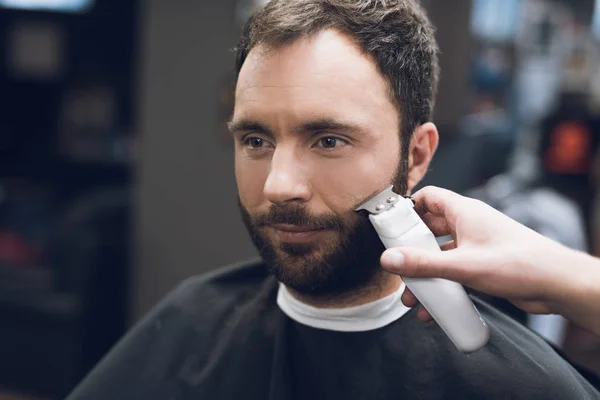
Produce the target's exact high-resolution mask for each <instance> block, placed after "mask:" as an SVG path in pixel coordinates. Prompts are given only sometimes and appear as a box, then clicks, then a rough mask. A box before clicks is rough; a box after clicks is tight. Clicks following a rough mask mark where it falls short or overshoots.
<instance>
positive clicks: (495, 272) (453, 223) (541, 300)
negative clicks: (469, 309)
mask: <svg viewBox="0 0 600 400" xmlns="http://www.w3.org/2000/svg"><path fill="white" fill-rule="evenodd" d="M413 198H414V199H415V202H416V205H415V209H416V210H417V212H418V213H419V214H420V215H421V217H422V218H423V220H424V221H425V223H426V224H427V225H428V226H429V228H430V229H431V230H432V232H433V233H434V234H435V235H436V236H446V235H451V236H452V238H453V240H452V241H450V242H449V243H447V244H445V245H444V246H443V247H442V248H443V249H444V250H445V251H443V252H428V251H424V250H422V249H415V248H396V249H389V250H386V251H385V252H384V253H383V255H382V257H381V265H382V267H383V268H385V269H386V270H388V271H389V272H391V273H396V274H400V275H402V276H406V277H418V278H431V277H439V278H444V279H450V280H454V281H456V282H459V283H462V284H463V285H466V286H469V287H471V288H474V289H476V290H479V291H481V292H484V293H487V294H490V295H493V296H499V297H503V298H506V299H507V300H509V301H511V302H512V303H513V304H515V305H516V306H517V307H519V308H521V309H522V310H524V311H526V312H529V313H534V314H561V315H563V316H565V317H566V318H568V319H570V320H572V321H574V322H575V323H577V324H579V325H580V326H583V327H585V328H587V329H589V330H591V331H592V332H595V333H596V334H600V260H598V259H597V258H595V257H592V256H590V255H588V254H585V253H583V252H580V251H575V250H572V249H570V248H567V247H565V246H563V245H561V244H559V243H557V242H554V241H552V240H550V239H548V238H546V237H544V236H542V235H540V234H538V233H537V232H535V231H533V230H531V229H529V228H527V227H525V226H523V225H521V224H519V223H517V222H516V221H514V220H512V219H510V218H508V217H507V216H505V215H504V214H501V213H500V212H498V211H496V210H495V209H493V208H492V207H489V206H488V205H486V204H484V203H482V202H480V201H478V200H474V199H469V198H467V197H464V196H460V195H458V194H456V193H453V192H451V191H448V190H445V189H440V188H436V187H427V188H424V189H422V190H420V191H419V192H417V193H415V195H414V197H413ZM482 221H485V222H483V223H482ZM402 300H403V301H404V303H405V304H406V305H408V306H410V307H413V306H415V305H417V299H416V298H415V297H414V295H413V294H412V293H410V291H406V292H405V293H404V295H403V297H402ZM419 317H420V318H421V319H422V320H424V321H428V320H431V316H430V315H429V314H428V313H427V312H426V310H425V309H420V310H419Z"/></svg>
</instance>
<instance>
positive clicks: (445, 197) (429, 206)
mask: <svg viewBox="0 0 600 400" xmlns="http://www.w3.org/2000/svg"><path fill="white" fill-rule="evenodd" d="M413 199H414V201H415V211H416V212H417V213H418V214H419V215H424V214H427V213H431V214H433V215H436V216H442V217H446V218H448V217H450V216H453V215H454V207H456V205H457V202H460V201H461V200H462V196H461V195H459V194H457V193H454V192H452V191H450V190H447V189H442V188H439V187H436V186H427V187H424V188H423V189H421V190H419V191H418V192H416V193H415V194H414V195H413Z"/></svg>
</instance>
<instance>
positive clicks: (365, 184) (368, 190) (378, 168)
mask: <svg viewBox="0 0 600 400" xmlns="http://www.w3.org/2000/svg"><path fill="white" fill-rule="evenodd" d="M389 93H390V90H389V88H388V84H387V82H386V81H385V79H384V78H383V77H382V76H381V75H380V73H379V71H378V70H377V68H376V65H375V63H374V62H373V60H372V59H371V58H370V57H369V56H367V55H365V54H363V53H362V52H361V51H360V50H359V49H358V48H357V47H356V46H355V45H354V44H353V43H352V41H351V40H350V39H349V38H347V37H346V36H345V35H344V34H342V33H339V32H337V31H335V30H327V31H323V32H321V33H319V34H316V35H314V36H312V37H310V38H301V39H298V40H296V41H295V42H293V43H291V44H288V45H285V46H283V47H281V48H277V49H268V48H266V47H264V46H262V45H258V46H257V47H255V48H254V49H252V50H251V51H250V54H249V55H248V58H247V60H246V61H245V63H244V65H243V67H242V69H241V71H240V74H239V77H238V84H237V87H236V98H235V110H234V114H233V118H232V121H231V123H230V130H231V132H232V134H233V136H234V138H235V143H236V145H235V171H236V179H237V183H238V193H239V198H240V202H241V205H242V206H243V208H244V209H246V210H247V212H248V213H249V214H250V215H251V216H252V215H259V214H264V213H268V211H269V207H270V206H272V205H278V206H285V205H289V204H299V205H302V206H304V207H306V208H307V210H308V211H309V212H310V214H311V215H315V216H318V215H335V216H337V217H340V218H342V219H343V220H344V221H345V222H346V223H347V224H349V225H353V224H355V223H356V221H357V218H358V215H357V214H356V213H355V212H354V211H353V208H354V207H355V206H356V205H357V204H359V203H360V202H362V201H363V200H364V199H366V198H367V197H369V196H371V195H372V194H374V193H376V192H378V191H379V190H381V189H382V188H384V187H385V186H387V185H389V184H390V182H392V180H393V178H394V175H395V172H396V170H397V167H398V165H399V163H400V161H401V160H400V141H399V121H400V117H401V116H400V113H399V110H398V109H397V107H396V106H395V105H394V103H393V102H392V99H391V96H390V94H389ZM437 143H438V133H437V129H436V127H435V125H433V124H432V123H426V124H423V125H421V126H419V127H418V128H417V129H416V130H415V132H414V134H413V138H412V140H411V143H410V150H409V163H408V164H409V167H408V182H407V183H408V188H409V191H410V189H412V187H414V185H416V184H417V183H418V182H419V181H420V180H421V178H422V177H423V176H424V174H425V172H426V170H427V167H428V165H429V162H430V160H431V157H432V156H433V154H434V152H435V149H436V147H437ZM280 228H281V229H280ZM288 228H289V229H292V230H293V228H294V227H285V226H284V227H274V226H267V227H263V228H261V229H262V233H263V234H264V235H265V236H266V237H267V238H268V241H269V242H270V244H271V245H273V246H274V247H275V248H278V247H279V245H280V244H281V243H282V242H286V241H290V240H291V241H298V240H300V241H301V240H303V237H302V234H301V233H298V232H295V233H294V232H286V231H285V229H288ZM305 236H306V235H305ZM304 239H305V240H308V241H310V243H311V244H312V245H314V246H315V249H316V250H315V251H314V252H313V253H314V254H310V255H308V256H307V257H313V258H314V259H315V260H318V259H320V258H321V257H322V256H323V253H324V252H327V251H329V250H328V249H331V248H335V246H336V244H337V243H339V242H340V240H341V239H342V238H340V237H339V233H338V232H336V231H334V230H323V231H319V232H318V233H316V234H308V238H306V237H304ZM282 257H283V255H282ZM309 260H310V259H309ZM303 261H304V262H305V261H306V259H304V260H299V259H295V258H291V257H288V258H286V265H285V268H289V269H291V270H294V269H299V268H303V265H304V263H303ZM400 283H401V280H400V278H399V277H398V276H397V275H394V274H389V273H387V272H384V271H382V272H381V273H380V274H379V276H378V277H377V285H373V283H372V282H365V285H364V288H361V290H360V295H351V294H348V295H344V296H336V297H334V298H327V299H323V298H312V297H311V296H310V295H306V294H304V293H299V292H296V291H293V290H291V292H292V294H293V295H294V296H296V297H297V298H299V299H300V300H302V301H304V302H306V303H309V304H311V305H315V306H320V307H348V306H354V305H358V304H364V303H367V302H370V301H374V300H376V299H378V298H381V297H383V296H386V295H388V294H390V293H392V292H393V291H394V290H396V289H397V288H398V287H399V285H400ZM371 286H372V289H373V290H370V287H371ZM375 286H377V287H376V288H375Z"/></svg>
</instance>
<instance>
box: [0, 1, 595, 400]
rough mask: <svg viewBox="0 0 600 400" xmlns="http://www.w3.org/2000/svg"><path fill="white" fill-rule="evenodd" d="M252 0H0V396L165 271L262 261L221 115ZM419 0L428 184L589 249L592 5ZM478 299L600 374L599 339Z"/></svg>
mask: <svg viewBox="0 0 600 400" xmlns="http://www.w3.org/2000/svg"><path fill="white" fill-rule="evenodd" d="M261 3H264V1H260V0H219V1H208V0H169V1H164V0H119V1H117V0H0V60H2V62H1V63H0V399H1V400H8V399H60V398H63V397H64V395H65V394H66V393H67V392H69V391H70V390H71V389H72V388H73V386H74V385H75V384H76V383H77V382H78V381H79V380H80V379H81V378H82V377H83V376H84V375H85V374H86V373H87V372H88V371H89V370H90V368H91V367H92V366H93V365H94V364H95V363H96V362H97V361H98V360H99V359H100V358H101V357H102V356H103V355H104V354H105V353H106V351H108V349H110V347H111V346H112V345H113V344H114V343H115V342H116V341H117V340H118V339H119V338H120V337H121V336H122V335H123V333H124V332H125V331H126V329H128V328H129V327H130V326H131V325H132V324H134V323H135V322H136V321H137V320H138V319H139V318H140V317H141V316H142V315H143V314H144V313H145V312H146V311H148V310H149V309H150V308H151V307H152V306H153V305H154V304H155V303H156V302H157V301H158V300H159V299H160V298H162V297H163V296H164V295H165V294H166V293H167V292H168V291H169V290H171V289H172V288H173V287H174V286H175V285H176V284H177V283H178V282H180V281H181V280H183V279H185V278H186V277H189V276H191V275H194V274H198V273H202V272H206V271H208V270H211V269H214V268H217V267H220V266H223V265H225V264H228V263H233V262H237V261H240V260H244V259H248V258H251V257H254V256H255V255H256V253H255V251H254V249H253V247H252V245H251V243H250V241H249V239H248V238H247V234H246V231H245V229H244V227H243V225H242V223H241V221H240V218H239V215H238V208H237V204H236V202H237V200H236V186H235V179H234V174H233V148H232V143H231V141H230V139H229V138H228V134H227V132H226V127H225V121H226V120H227V119H228V117H229V114H230V112H231V107H232V92H231V88H232V86H231V84H232V78H233V76H232V69H233V63H234V56H233V53H232V51H231V50H232V48H233V47H234V45H235V42H236V39H237V37H238V34H239V32H240V29H241V26H242V24H243V23H244V22H245V20H246V18H247V17H248V14H249V13H250V12H251V11H252V10H253V8H255V7H258V6H260V4H261ZM423 4H424V6H425V7H426V8H427V9H428V11H429V15H430V17H431V19H432V20H433V21H434V24H435V25H436V27H437V32H438V41H439V44H440V47H441V50H442V54H441V68H442V78H441V84H440V91H439V95H438V100H437V107H436V115H435V122H436V123H437V125H438V127H439V129H440V135H441V138H440V139H441V143H440V148H439V150H438V153H437V156H436V157H435V160H434V163H433V164H432V166H431V171H430V173H429V174H428V176H427V178H426V179H425V181H424V182H423V185H426V184H435V185H439V186H443V187H446V188H449V189H453V190H456V191H459V192H461V193H463V194H467V195H469V196H472V197H476V198H479V199H481V200H483V201H485V202H487V203H488V204H490V205H492V206H494V207H495V208H497V209H499V210H500V211H502V212H504V213H506V214H507V215H509V216H511V217H512V218H514V219H516V220H518V221H519V222H522V223H524V224H526V225H528V226H530V227H531V228H532V229H535V230H536V231H538V232H540V233H542V234H544V235H547V236H550V237H552V238H553V239H555V240H558V241H560V242H562V243H564V244H566V245H568V246H570V247H573V248H577V249H581V250H584V251H588V252H590V253H592V254H594V255H600V233H599V232H600V230H599V228H600V217H599V215H600V213H599V212H598V211H597V210H598V209H600V207H599V206H598V204H597V201H596V198H597V196H596V192H597V185H598V183H599V182H600V163H599V162H600V159H599V158H598V157H597V150H598V145H599V143H600V140H599V139H600V68H599V63H600V1H598V2H597V0H596V1H595V0H453V1H447V0H423ZM571 267H572V266H569V265H565V266H564V268H571ZM488 300H489V301H491V302H493V303H494V304H496V305H497V306H498V307H500V308H502V309H503V310H504V311H505V312H507V313H509V314H511V315H512V316H513V317H514V318H516V319H518V320H519V321H521V322H522V323H524V324H527V325H529V326H530V327H532V328H533V329H535V330H536V331H538V332H539V333H540V334H542V335H543V336H545V337H546V338H547V339H548V340H550V341H551V342H553V343H555V344H556V346H558V347H560V348H562V349H563V350H564V351H565V353H566V354H567V355H568V356H569V357H570V358H571V359H573V360H574V361H575V362H577V363H579V364H581V365H583V366H585V367H587V368H589V369H590V370H593V371H596V372H597V373H599V374H600V339H599V338H597V337H595V336H594V335H592V334H590V333H589V332H586V331H585V330H582V329H581V328H579V327H577V326H575V325H573V324H570V323H567V322H566V321H565V320H564V319H562V318H560V317H556V316H543V317H538V316H531V315H526V314H524V313H521V312H519V311H518V310H516V309H515V308H513V307H511V306H510V305H509V304H507V303H506V302H503V301H501V300H498V299H493V298H488ZM149 351H151V349H149Z"/></svg>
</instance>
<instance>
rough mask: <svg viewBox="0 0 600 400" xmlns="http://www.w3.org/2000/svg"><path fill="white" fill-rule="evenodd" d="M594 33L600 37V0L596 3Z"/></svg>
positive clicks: (596, 36)
mask: <svg viewBox="0 0 600 400" xmlns="http://www.w3.org/2000/svg"><path fill="white" fill-rule="evenodd" d="M592 34H593V35H594V37H595V38H596V39H600V1H598V0H596V1H595V3H594V16H593V17H592Z"/></svg>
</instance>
